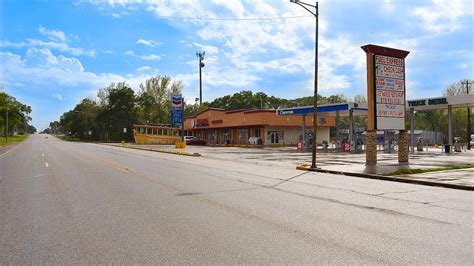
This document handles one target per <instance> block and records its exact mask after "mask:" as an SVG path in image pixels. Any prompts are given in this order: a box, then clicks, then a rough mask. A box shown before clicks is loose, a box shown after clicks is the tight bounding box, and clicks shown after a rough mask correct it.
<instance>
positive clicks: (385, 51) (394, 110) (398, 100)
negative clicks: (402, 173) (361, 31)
mask: <svg viewBox="0 0 474 266" xmlns="http://www.w3.org/2000/svg"><path fill="white" fill-rule="evenodd" d="M361 48H362V50H364V51H365V53H366V57H367V101H368V104H367V107H368V124H367V149H366V165H369V166H370V165H376V164H377V130H399V132H400V133H399V149H398V162H399V163H408V134H407V131H406V125H405V119H406V118H405V95H406V93H405V58H406V57H407V55H408V54H409V52H408V51H404V50H399V49H394V48H389V47H383V46H377V45H372V44H368V45H364V46H362V47H361ZM412 134H413V132H412Z"/></svg>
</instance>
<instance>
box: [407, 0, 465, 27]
mask: <svg viewBox="0 0 474 266" xmlns="http://www.w3.org/2000/svg"><path fill="white" fill-rule="evenodd" d="M431 3H432V4H431V5H430V6H425V7H418V8H415V9H414V10H413V12H412V14H413V15H414V16H416V17H419V18H421V20H422V21H423V28H424V29H425V30H427V31H431V32H434V33H438V34H439V33H442V32H446V31H447V32H452V31H456V30H458V29H460V28H461V27H462V26H463V24H462V21H461V18H463V17H468V18H469V17H470V25H469V26H470V27H472V15H473V4H472V1H471V0H431Z"/></svg>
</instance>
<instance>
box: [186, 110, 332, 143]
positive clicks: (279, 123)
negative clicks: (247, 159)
mask: <svg viewBox="0 0 474 266" xmlns="http://www.w3.org/2000/svg"><path fill="white" fill-rule="evenodd" d="M303 119H304V120H303ZM318 120H319V121H318V128H317V131H316V132H317V133H316V134H317V142H318V143H322V142H323V141H327V142H329V137H330V136H329V132H330V128H331V127H332V126H334V125H335V119H334V117H318ZM312 125H313V118H312V116H307V117H304V118H302V117H301V116H293V115H277V113H276V111H275V110H235V111H225V110H224V109H218V108H209V109H207V110H204V111H201V112H200V113H198V114H197V115H196V116H194V117H187V118H186V120H185V123H184V128H185V131H186V134H187V135H193V136H196V137H197V138H199V139H203V140H206V141H207V143H208V144H234V145H236V144H237V145H238V144H262V145H296V144H297V143H298V141H300V140H301V139H302V138H303V127H305V128H307V129H312Z"/></svg>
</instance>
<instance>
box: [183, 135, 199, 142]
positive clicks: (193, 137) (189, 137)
mask: <svg viewBox="0 0 474 266" xmlns="http://www.w3.org/2000/svg"><path fill="white" fill-rule="evenodd" d="M195 139H196V137H195V136H184V141H185V142H186V143H188V142H189V141H191V140H195Z"/></svg>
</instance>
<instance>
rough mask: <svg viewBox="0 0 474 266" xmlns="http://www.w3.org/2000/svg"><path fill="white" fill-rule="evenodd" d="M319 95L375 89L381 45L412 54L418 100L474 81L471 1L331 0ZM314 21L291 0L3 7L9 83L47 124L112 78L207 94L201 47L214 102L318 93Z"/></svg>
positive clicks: (16, 2)
mask: <svg viewBox="0 0 474 266" xmlns="http://www.w3.org/2000/svg"><path fill="white" fill-rule="evenodd" d="M319 5H320V25H319V29H320V34H319V51H320V53H319V88H320V94H322V95H326V96H328V95H331V94H336V93H342V94H344V95H345V96H346V97H348V99H350V98H351V97H353V96H355V95H365V94H366V73H365V55H364V52H363V51H362V50H361V49H360V46H362V45H365V44H369V43H371V44H378V45H384V46H390V47H394V48H399V49H404V50H408V51H410V52H411V53H410V55H409V56H408V58H407V59H406V67H407V70H406V78H407V98H408V99H410V98H420V97H432V96H438V95H440V94H441V92H442V90H443V89H445V88H446V86H447V85H449V84H450V83H453V82H456V81H458V80H460V79H465V78H471V79H472V78H473V76H474V75H473V74H474V67H473V62H474V47H473V45H474V41H473V38H474V37H473V36H474V34H473V32H474V31H473V24H474V22H473V17H474V16H473V15H474V14H473V9H474V7H473V5H474V2H473V1H470V0H465V1H461V0H449V1H443V0H433V1H430V0H426V1H418V0H398V1H395V0H392V1H390V0H365V1H364V0H360V1H358V0H350V1H349V0H330V1H329V0H322V1H319ZM313 49H314V18H313V17H311V16H310V15H309V13H308V12H307V11H305V10H304V9H302V8H301V7H299V6H297V5H295V4H292V3H290V2H289V1H288V0H267V1H263V0H262V1H258V0H248V1H244V0H232V1H231V0H207V1H205V0H202V1H198V0H194V1H193V0H161V1H160V0H153V1H152V0H150V1H147V0H130V1H129V0H109V1H99V0H90V1H87V0H83V1H81V0H79V1H62V0H55V1H48V0H38V1H33V0H32V1H26V0H3V1H1V3H0V63H1V66H0V82H1V84H2V85H3V87H4V90H5V91H6V92H7V93H9V94H11V95H13V96H15V97H16V98H17V99H19V100H20V101H22V102H23V103H26V104H29V105H31V106H32V108H33V114H32V117H33V125H35V126H36V127H37V128H39V129H43V128H45V127H47V126H48V124H49V122H50V121H53V120H57V119H59V117H60V115H61V114H62V113H63V112H65V111H68V110H69V109H71V108H73V107H74V106H75V105H76V104H77V103H78V102H79V101H80V100H81V99H83V98H85V97H95V95H96V93H97V91H98V89H100V88H102V87H105V86H107V85H108V84H110V83H111V82H122V81H125V82H127V83H128V84H129V85H131V86H132V88H134V89H135V90H137V91H138V86H139V84H140V83H141V82H144V81H145V80H146V78H148V77H151V76H153V75H159V74H160V75H169V76H171V77H173V78H175V79H180V80H182V81H183V82H184V83H185V89H184V96H185V98H186V99H188V100H189V101H194V98H195V97H197V96H198V95H199V85H198V64H197V58H196V55H195V53H196V51H200V50H204V51H205V52H206V57H205V63H206V67H205V68H204V69H203V100H204V101H211V100H212V99H214V98H216V97H220V96H223V95H227V94H232V93H235V92H238V91H241V90H244V89H249V90H252V91H255V92H257V91H264V92H265V93H267V94H270V95H275V96H278V97H284V98H297V97H303V96H309V95H311V94H312V79H313V66H314V61H313V58H314V50H313Z"/></svg>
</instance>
